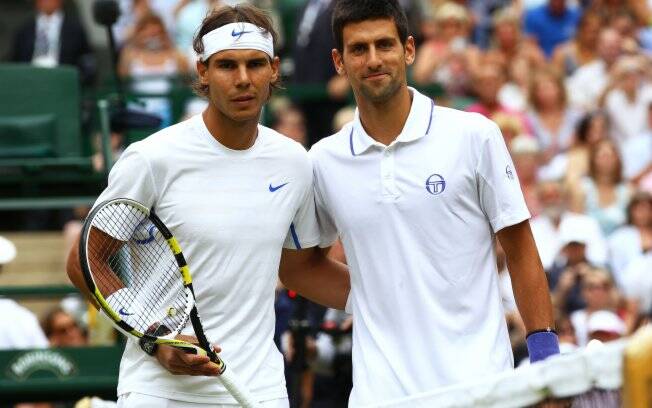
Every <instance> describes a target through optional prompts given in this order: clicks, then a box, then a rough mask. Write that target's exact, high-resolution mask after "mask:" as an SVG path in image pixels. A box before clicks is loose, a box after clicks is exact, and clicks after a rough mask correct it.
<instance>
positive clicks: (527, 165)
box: [508, 135, 541, 217]
mask: <svg viewBox="0 0 652 408" xmlns="http://www.w3.org/2000/svg"><path fill="white" fill-rule="evenodd" d="M508 146H509V153H510V154H511V156H512V160H514V168H515V169H516V174H518V181H519V183H520V184H521V191H523V197H524V198H525V203H526V204H527V208H528V210H529V211H530V214H531V215H532V216H533V217H536V216H537V215H539V213H540V212H541V204H540V203H539V194H538V191H537V175H538V170H539V164H540V162H541V149H540V148H539V143H538V142H537V141H536V139H534V138H532V137H530V136H526V135H519V136H517V137H516V138H514V139H512V140H511V142H510V143H509V144H508Z"/></svg>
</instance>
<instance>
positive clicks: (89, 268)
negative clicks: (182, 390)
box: [79, 198, 259, 407]
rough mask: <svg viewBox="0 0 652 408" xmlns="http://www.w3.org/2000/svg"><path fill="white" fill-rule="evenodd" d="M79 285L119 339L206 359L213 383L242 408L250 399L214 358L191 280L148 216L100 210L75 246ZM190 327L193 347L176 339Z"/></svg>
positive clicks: (168, 237)
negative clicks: (143, 341) (216, 372)
mask: <svg viewBox="0 0 652 408" xmlns="http://www.w3.org/2000/svg"><path fill="white" fill-rule="evenodd" d="M79 257H80V263H81V269H82V272H83V275H84V280H85V282H86V285H87V286H88V289H89V290H90V293H91V294H92V295H93V296H94V298H95V300H96V301H97V303H98V305H99V306H100V311H101V312H102V313H103V314H104V315H106V316H108V317H109V319H110V320H111V321H112V322H113V324H114V325H115V327H116V328H117V329H118V330H120V331H121V332H122V333H124V334H125V335H131V336H134V337H137V338H139V339H140V338H145V339H147V340H149V341H153V342H154V343H157V344H165V345H168V346H173V347H177V348H179V349H182V350H184V351H185V352H188V353H193V354H202V355H208V357H209V358H210V360H211V361H212V362H213V363H215V364H217V366H218V367H219V370H220V372H221V374H220V375H219V377H218V378H219V379H220V380H221V381H222V384H224V387H225V388H226V389H227V390H228V391H229V392H230V393H231V395H232V396H233V397H234V398H235V399H236V400H237V401H238V403H239V404H241V405H242V406H243V407H258V406H259V404H258V403H257V402H256V400H255V399H254V397H253V396H252V395H251V393H250V392H249V391H248V390H247V389H246V388H245V387H244V386H243V384H241V383H240V382H239V381H238V379H237V378H235V376H234V375H233V372H232V371H231V370H229V369H227V365H226V364H225V363H224V361H223V360H222V359H221V358H220V357H219V356H218V355H217V353H215V352H214V351H213V348H212V347H211V345H210V343H209V341H208V339H207V338H206V334H205V333H204V329H203V326H202V323H201V321H200V319H199V313H198V312H197V307H196V305H195V294H194V290H193V287H192V277H191V275H190V270H189V268H188V265H187V264H186V260H185V258H184V256H183V254H182V252H181V248H180V247H179V243H178V242H177V240H176V238H174V236H173V235H172V233H171V232H170V230H169V229H168V228H167V227H166V226H165V224H163V222H162V221H161V219H160V218H158V217H157V216H156V214H155V213H154V211H150V209H149V208H147V207H146V206H144V205H142V204H141V203H139V202H137V201H134V200H129V199H124V198H119V199H114V200H110V201H106V202H103V203H101V204H100V205H98V206H97V207H96V208H94V209H93V211H92V212H91V213H90V214H89V215H88V218H87V219H86V221H85V222H84V228H83V230H82V236H81V239H80V243H79ZM188 320H190V323H191V324H192V327H193V329H194V331H195V336H196V337H197V340H198V344H199V347H197V346H196V345H194V344H191V343H189V342H186V341H182V340H179V339H176V338H175V337H176V336H177V335H178V334H180V333H181V331H182V330H183V329H184V327H186V324H187V323H188Z"/></svg>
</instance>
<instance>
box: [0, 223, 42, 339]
mask: <svg viewBox="0 0 652 408" xmlns="http://www.w3.org/2000/svg"><path fill="white" fill-rule="evenodd" d="M15 257H16V246H15V245H14V244H13V242H11V241H9V240H8V239H7V238H4V237H2V236H0V273H2V268H3V266H4V265H7V264H9V263H10V262H11V261H13V260H14V258H15ZM47 346H48V341H47V339H46V338H45V335H44V334H43V330H41V326H40V325H39V323H38V319H37V318H36V316H35V315H34V313H32V312H31V311H29V310H28V309H27V308H25V307H23V306H21V305H19V304H18V303H17V302H16V301H14V300H12V299H8V298H4V297H0V350H10V349H25V348H43V347H47Z"/></svg>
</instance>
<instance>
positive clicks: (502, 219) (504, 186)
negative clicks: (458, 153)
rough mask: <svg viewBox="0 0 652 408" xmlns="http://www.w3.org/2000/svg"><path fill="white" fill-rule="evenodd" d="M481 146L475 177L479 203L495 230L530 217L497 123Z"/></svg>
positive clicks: (491, 127) (492, 124)
mask: <svg viewBox="0 0 652 408" xmlns="http://www.w3.org/2000/svg"><path fill="white" fill-rule="evenodd" d="M487 132H488V135H486V136H487V137H485V138H484V140H483V143H482V145H481V148H480V158H479V161H478V166H477V168H476V177H477V184H478V192H479V198H480V206H481V207H482V211H483V212H484V213H485V215H486V216H487V219H488V220H489V223H490V224H491V227H492V229H493V231H494V232H498V231H500V230H501V229H503V228H505V227H508V226H510V225H515V224H518V223H519V222H522V221H524V220H526V219H528V218H530V212H529V211H528V209H527V205H526V204H525V199H524V198H523V192H522V191H521V186H520V184H519V181H518V176H517V175H516V170H515V169H514V163H513V162H512V159H511V157H510V155H509V152H508V151H507V147H506V146H505V141H504V139H503V136H502V134H501V133H500V130H499V129H498V126H496V125H495V124H494V123H493V122H491V125H490V127H489V128H488V129H487Z"/></svg>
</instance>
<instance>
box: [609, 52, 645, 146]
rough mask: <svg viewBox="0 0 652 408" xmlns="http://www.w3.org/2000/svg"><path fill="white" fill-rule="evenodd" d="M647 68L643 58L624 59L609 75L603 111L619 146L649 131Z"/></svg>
mask: <svg viewBox="0 0 652 408" xmlns="http://www.w3.org/2000/svg"><path fill="white" fill-rule="evenodd" d="M649 68H650V65H649V63H648V61H647V58H646V57H643V56H623V57H621V58H620V59H619V60H618V62H616V63H615V64H614V67H613V69H612V72H611V73H610V81H609V84H608V85H607V88H606V90H605V97H604V110H605V111H606V112H607V114H608V115H609V121H610V123H611V129H610V135H611V138H612V139H613V140H614V141H615V142H616V143H617V144H618V146H619V147H622V146H624V145H625V143H626V142H627V141H629V140H631V139H633V138H635V137H636V136H639V135H640V134H642V133H643V132H645V131H646V130H647V128H648V121H649V119H648V108H649V106H650V104H651V103H652V81H650V78H649ZM645 153H649V152H645Z"/></svg>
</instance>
